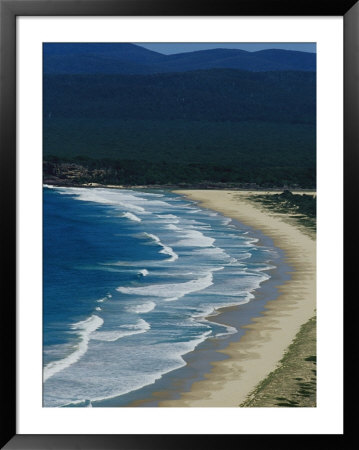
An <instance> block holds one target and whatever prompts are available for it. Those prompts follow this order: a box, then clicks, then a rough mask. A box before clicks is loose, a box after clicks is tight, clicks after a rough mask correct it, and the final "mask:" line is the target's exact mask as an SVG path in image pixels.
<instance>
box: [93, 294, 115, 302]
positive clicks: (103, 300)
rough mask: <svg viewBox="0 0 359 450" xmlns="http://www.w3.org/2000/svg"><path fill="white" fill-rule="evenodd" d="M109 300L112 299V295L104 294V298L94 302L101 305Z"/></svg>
mask: <svg viewBox="0 0 359 450" xmlns="http://www.w3.org/2000/svg"><path fill="white" fill-rule="evenodd" d="M109 298H112V295H111V294H106V297H102V298H99V299H98V300H96V301H97V303H103V302H105V301H106V300H108V299H109Z"/></svg>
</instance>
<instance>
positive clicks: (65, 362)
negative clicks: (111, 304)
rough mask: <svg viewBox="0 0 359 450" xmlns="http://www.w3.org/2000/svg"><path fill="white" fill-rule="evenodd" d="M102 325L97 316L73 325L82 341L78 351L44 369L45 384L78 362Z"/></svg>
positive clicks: (77, 347) (77, 346)
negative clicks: (92, 335) (92, 336)
mask: <svg viewBox="0 0 359 450" xmlns="http://www.w3.org/2000/svg"><path fill="white" fill-rule="evenodd" d="M102 325H103V319H101V317H99V316H96V315H95V314H93V315H92V316H91V317H89V318H88V319H86V320H83V321H81V322H77V323H75V324H73V325H72V327H71V328H72V329H73V330H75V331H76V333H77V334H79V335H80V338H81V340H80V342H79V343H78V344H77V345H76V349H75V351H74V352H73V353H71V354H70V355H68V356H66V357H65V358H63V359H61V360H59V361H53V362H51V363H49V364H47V366H45V367H44V382H45V381H46V380H48V379H49V378H50V377H52V376H53V375H55V373H58V372H60V371H61V370H64V369H66V368H67V367H69V366H71V365H72V364H74V363H75V362H77V361H78V360H79V359H80V358H81V357H82V356H83V355H84V354H85V353H86V351H87V349H88V343H89V340H90V336H91V333H93V332H94V331H95V330H97V329H98V328H100V327H101V326H102Z"/></svg>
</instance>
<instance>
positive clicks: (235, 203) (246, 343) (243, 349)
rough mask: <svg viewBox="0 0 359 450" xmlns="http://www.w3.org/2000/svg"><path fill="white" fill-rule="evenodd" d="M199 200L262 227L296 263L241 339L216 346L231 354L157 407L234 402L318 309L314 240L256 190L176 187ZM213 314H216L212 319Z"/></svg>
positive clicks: (272, 364) (270, 366) (269, 368)
mask: <svg viewBox="0 0 359 450" xmlns="http://www.w3.org/2000/svg"><path fill="white" fill-rule="evenodd" d="M175 192H176V193H178V194H182V195H185V196H187V197H188V198H189V199H191V200H194V201H197V202H199V204H200V206H202V207H205V208H208V209H212V210H215V211H218V212H220V213H221V214H223V215H225V216H227V217H231V218H232V219H235V220H238V221H240V222H242V223H243V224H245V225H247V226H250V227H252V228H255V229H258V230H260V231H261V232H262V233H263V234H265V235H266V236H268V237H270V238H271V239H272V240H273V242H274V244H275V245H276V246H277V247H279V248H280V249H282V250H283V251H284V252H285V255H286V256H285V260H286V262H287V264H289V265H290V266H291V267H293V269H294V271H293V272H292V276H291V279H290V280H289V281H286V282H285V283H284V284H282V285H281V286H278V291H279V297H278V298H277V299H276V300H269V301H268V302H267V304H266V306H265V311H264V312H262V313H261V314H260V316H259V317H255V318H254V319H253V320H252V323H251V324H249V325H246V326H244V328H245V329H246V332H245V334H244V336H242V338H241V339H240V341H238V342H232V343H230V344H229V345H228V347H226V348H225V349H223V350H218V351H219V352H220V353H223V354H224V355H226V356H227V357H228V358H227V359H224V360H222V361H215V362H213V363H212V369H211V371H210V372H209V373H207V374H206V375H205V379H204V380H200V381H195V382H194V383H193V384H192V387H191V389H190V391H189V392H184V393H182V394H181V395H180V398H179V399H176V400H166V401H161V402H160V403H159V406H171V407H182V406H194V407H209V406H219V407H234V406H239V404H241V403H242V402H243V401H244V400H245V399H246V398H247V396H248V395H249V394H250V393H251V392H252V391H253V389H254V388H255V387H256V386H257V384H258V383H259V382H261V381H262V380H263V379H264V378H265V377H266V376H267V375H268V374H269V373H270V372H272V371H273V370H274V369H275V368H276V367H277V365H278V362H279V361H280V360H281V358H282V356H283V355H284V353H285V351H286V350H287V348H288V346H289V345H290V344H291V342H292V341H293V339H294V338H295V336H296V334H297V333H298V331H299V329H300V327H301V325H303V324H304V323H305V322H307V321H308V320H309V319H310V318H311V317H312V316H313V315H314V312H315V306H316V243H315V240H313V239H311V238H310V237H309V236H308V235H306V234H304V233H302V232H301V230H300V229H299V228H298V227H297V226H294V225H292V224H290V223H288V222H287V221H285V218H286V216H285V215H283V214H278V213H272V212H270V211H267V210H262V209H261V208H260V206H259V205H258V204H255V203H254V202H251V201H250V196H251V195H252V194H258V193H259V192H257V191H254V192H253V193H252V192H248V191H226V190H186V191H179V190H177V191H175ZM213 319H214V318H213V317H212V320H213Z"/></svg>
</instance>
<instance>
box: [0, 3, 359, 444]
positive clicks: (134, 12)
mask: <svg viewBox="0 0 359 450" xmlns="http://www.w3.org/2000/svg"><path fill="white" fill-rule="evenodd" d="M18 16H342V17H343V18H344V180H345V182H344V194H345V197H344V208H345V212H346V215H345V231H346V232H347V233H348V236H352V235H354V234H355V233H356V232H357V221H356V218H355V212H351V211H352V210H353V204H352V202H353V194H352V192H353V189H354V187H355V179H356V178H357V171H358V169H359V164H358V153H359V152H358V142H359V139H358V138H359V126H358V125H359V57H358V56H359V55H358V53H359V2H357V0H341V1H337V2H326V1H323V0H317V1H313V0H302V1H301V2H286V1H282V0H267V1H266V0H256V1H250V0H241V1H237V2H236V3H235V4H234V3H233V2H227V1H226V0H224V1H223V0H222V1H221V2H210V1H207V2H201V1H198V0H192V1H191V2H187V1H185V0H184V1H179V0H172V1H169V0H0V51H1V55H0V56H1V59H0V61H1V63H0V71H1V74H0V75H1V81H0V83H1V86H0V88H1V97H0V99H1V100H0V126H1V134H0V183H1V191H0V192H1V195H2V215H3V218H4V219H5V220H3V221H2V238H1V255H2V256H3V260H4V261H6V263H5V265H4V267H3V270H2V274H1V275H2V286H5V287H6V289H5V290H4V293H3V301H2V315H3V318H6V321H5V320H3V323H2V326H1V327H0V329H1V334H2V336H1V337H2V340H1V342H2V345H1V353H2V355H1V363H2V401H1V409H2V412H3V419H2V422H1V439H0V444H1V445H2V447H1V448H6V449H20V448H21V449H25V448H26V449H39V450H40V449H50V448H52V449H60V448H61V449H72V448H74V449H75V448H77V449H115V448H116V449H152V448H153V449H169V448H172V449H175V448H181V449H182V448H184V447H185V446H187V447H189V448H195V447H196V446H200V445H201V444H203V442H204V441H203V439H204V436H203V435H190V437H189V436H188V435H167V434H166V433H165V430H164V434H161V435H122V434H121V435H18V434H17V432H16V226H17V222H16V17H18ZM348 241H349V240H347V241H345V246H344V252H345V257H346V258H347V259H349V258H350V256H351V254H350V253H352V252H353V250H354V246H353V245H352V241H350V242H348ZM344 283H345V286H346V288H347V292H349V291H350V286H349V283H350V280H349V276H345V277H344ZM353 300H354V298H353ZM348 310H349V308H347V307H346V309H345V317H346V320H347V322H346V329H354V326H353V327H351V325H354V323H353V321H354V320H355V314H351V313H350V312H349V311H348ZM345 356H346V353H345ZM345 359H346V362H348V360H349V359H350V358H345ZM348 372H349V370H348ZM347 419H348V420H347V422H345V432H346V433H345V434H347V431H348V432H350V430H351V424H352V423H353V422H352V421H353V420H354V419H350V418H349V417H348V418H347ZM280 436H282V438H283V435H280ZM223 437H224V436H223V435H211V436H210V439H209V440H210V445H213V446H214V445H216V446H217V445H218V446H219V445H220V441H221V443H223ZM276 437H278V435H277V436H275V435H271V436H264V435H225V439H226V445H236V446H237V445H238V443H239V442H240V444H242V445H246V443H248V444H252V445H253V443H256V442H257V441H259V442H260V443H264V441H266V442H267V439H268V438H270V439H271V440H273V439H275V438H276ZM289 437H291V438H293V437H294V436H293V435H291V436H286V438H289ZM317 437H318V436H317ZM319 437H320V436H319ZM331 437H332V438H342V437H343V436H342V435H340V436H338V435H335V436H331ZM308 438H310V439H311V442H312V443H315V442H316V441H317V439H315V438H316V436H308V435H298V436H297V439H299V441H300V442H303V443H304V442H305V440H306V439H308ZM313 438H314V440H313ZM229 441H232V442H229ZM299 441H298V442H299ZM259 442H258V443H259ZM276 445H277V444H276Z"/></svg>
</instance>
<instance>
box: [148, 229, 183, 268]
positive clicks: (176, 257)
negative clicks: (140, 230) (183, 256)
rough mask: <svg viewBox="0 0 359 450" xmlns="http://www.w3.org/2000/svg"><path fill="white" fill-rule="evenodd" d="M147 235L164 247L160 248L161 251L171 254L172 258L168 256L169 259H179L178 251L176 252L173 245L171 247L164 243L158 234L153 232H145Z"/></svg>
mask: <svg viewBox="0 0 359 450" xmlns="http://www.w3.org/2000/svg"><path fill="white" fill-rule="evenodd" d="M145 235H146V236H147V237H149V238H150V239H152V240H153V241H155V242H156V244H158V245H159V246H160V247H162V250H160V253H163V254H165V255H169V256H170V258H168V259H167V261H171V262H172V261H176V259H178V255H177V253H175V252H174V251H173V249H172V248H171V247H169V246H168V245H165V244H163V243H162V242H161V240H160V238H159V237H158V236H156V235H155V234H151V233H145Z"/></svg>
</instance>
